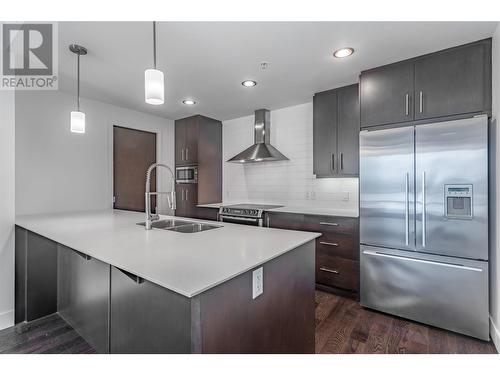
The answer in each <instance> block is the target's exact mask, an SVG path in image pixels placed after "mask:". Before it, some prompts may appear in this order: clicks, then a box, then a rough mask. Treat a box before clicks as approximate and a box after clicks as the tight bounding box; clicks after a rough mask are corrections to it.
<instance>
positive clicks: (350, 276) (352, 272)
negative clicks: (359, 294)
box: [316, 248, 359, 290]
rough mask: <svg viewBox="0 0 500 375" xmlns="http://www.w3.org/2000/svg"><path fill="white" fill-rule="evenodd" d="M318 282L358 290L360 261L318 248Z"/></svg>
mask: <svg viewBox="0 0 500 375" xmlns="http://www.w3.org/2000/svg"><path fill="white" fill-rule="evenodd" d="M316 282H317V283H319V284H324V285H328V286H333V287H336V288H342V289H347V290H358V285H359V263H358V262H357V261H354V260H351V259H345V258H342V257H338V256H335V255H333V254H331V252H329V251H325V250H324V249H321V248H317V249H316Z"/></svg>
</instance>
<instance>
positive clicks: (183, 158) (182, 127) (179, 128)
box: [175, 116, 201, 166]
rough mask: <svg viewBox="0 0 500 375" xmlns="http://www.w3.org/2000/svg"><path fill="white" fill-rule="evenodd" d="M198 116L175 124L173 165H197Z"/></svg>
mask: <svg viewBox="0 0 500 375" xmlns="http://www.w3.org/2000/svg"><path fill="white" fill-rule="evenodd" d="M200 121H201V119H200V116H193V117H188V118H185V119H181V120H178V121H176V124H175V164H176V165H178V166H181V165H192V164H198V139H199V125H200Z"/></svg>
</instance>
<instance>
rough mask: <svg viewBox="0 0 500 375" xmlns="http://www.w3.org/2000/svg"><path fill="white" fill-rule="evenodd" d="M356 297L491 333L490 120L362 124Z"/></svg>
mask: <svg viewBox="0 0 500 375" xmlns="http://www.w3.org/2000/svg"><path fill="white" fill-rule="evenodd" d="M360 242H361V247H360V249H361V265H360V266H361V304H362V305H363V306H365V307H369V308H372V309H375V310H380V311H383V312H386V313H390V314H394V315H398V316H401V317H405V318H408V319H412V320H415V321H419V322H423V323H427V324H430V325H433V326H437V327H441V328H445V329H448V330H452V331H455V332H460V333H463V334H466V335H470V336H474V337H477V338H480V339H483V340H489V321H488V118H487V117H486V116H477V117H472V118H468V119H463V120H456V121H447V122H441V123H432V124H426V125H417V126H408V127H399V128H393V129H382V130H368V131H365V130H364V131H361V132H360Z"/></svg>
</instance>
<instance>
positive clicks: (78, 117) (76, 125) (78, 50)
mask: <svg viewBox="0 0 500 375" xmlns="http://www.w3.org/2000/svg"><path fill="white" fill-rule="evenodd" d="M69 50H70V51H71V52H73V53H74V54H76V55H77V65H76V70H77V74H76V75H77V83H76V87H77V88H76V107H77V110H76V111H71V119H70V129H71V132H72V133H80V134H81V133H85V113H83V112H82V111H80V56H84V55H86V54H87V49H86V48H85V47H82V46H79V45H78V44H72V45H70V46H69Z"/></svg>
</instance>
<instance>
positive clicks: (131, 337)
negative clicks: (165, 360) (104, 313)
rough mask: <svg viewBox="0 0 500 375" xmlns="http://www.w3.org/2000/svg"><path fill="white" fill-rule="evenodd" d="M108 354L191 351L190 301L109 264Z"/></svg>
mask: <svg viewBox="0 0 500 375" xmlns="http://www.w3.org/2000/svg"><path fill="white" fill-rule="evenodd" d="M110 324H111V327H110V352H111V353H131V354H132V353H137V354H142V353H144V354H146V353H151V354H152V353H164V354H174V353H190V352H191V301H190V299H189V298H186V297H184V296H181V295H180V294H177V293H175V292H172V291H170V290H168V289H165V288H162V287H161V286H158V285H156V284H154V283H151V282H149V281H147V280H143V279H141V278H140V277H137V276H135V275H132V274H129V273H125V272H123V271H121V270H120V269H118V268H116V267H111V319H110Z"/></svg>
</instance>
